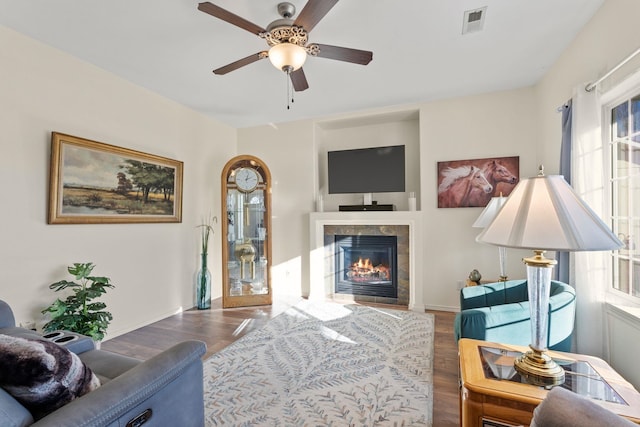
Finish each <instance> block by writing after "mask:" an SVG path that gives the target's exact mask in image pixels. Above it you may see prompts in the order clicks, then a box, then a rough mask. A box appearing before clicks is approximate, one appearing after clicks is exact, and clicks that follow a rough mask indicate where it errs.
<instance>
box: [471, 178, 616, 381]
mask: <svg viewBox="0 0 640 427" xmlns="http://www.w3.org/2000/svg"><path fill="white" fill-rule="evenodd" d="M476 240H477V241H478V242H484V243H490V244H493V245H497V246H504V247H508V248H519V249H532V250H533V252H534V254H535V255H534V256H533V257H531V258H524V259H523V262H524V263H525V264H526V265H527V288H528V293H529V310H530V315H531V340H532V342H531V344H530V345H529V347H530V348H531V350H530V351H527V352H526V353H525V354H523V355H522V356H520V357H518V358H516V360H515V369H516V370H517V371H518V372H519V373H520V375H521V376H523V377H524V378H525V379H526V380H527V381H528V382H530V383H532V384H535V385H542V386H552V385H557V384H562V383H563V382H564V370H563V369H562V368H561V367H560V366H558V364H557V363H555V361H553V360H552V359H551V358H550V357H549V356H548V355H547V354H546V350H547V323H548V314H549V292H550V290H551V271H552V269H553V266H554V265H555V264H556V261H555V260H552V259H547V258H545V257H544V252H545V251H547V250H550V251H604V250H613V249H619V248H621V247H622V246H623V244H622V242H621V241H620V240H619V239H618V238H617V237H616V236H615V235H614V234H613V233H612V232H611V230H610V229H609V227H607V225H606V224H605V223H604V222H603V221H602V220H601V219H600V218H599V217H598V215H597V214H596V213H595V212H593V210H591V208H589V206H587V205H586V204H585V203H584V202H583V201H582V200H581V199H580V197H578V195H577V194H576V193H575V192H574V190H573V189H572V188H571V187H570V186H569V184H567V182H566V181H565V180H564V177H562V176H560V175H550V176H545V175H544V169H543V167H542V166H541V167H540V172H539V173H538V176H536V177H533V178H528V179H525V180H523V181H520V182H519V183H518V185H516V187H515V188H514V189H513V191H512V192H511V195H510V196H509V197H508V199H507V201H506V202H505V204H504V206H503V207H502V209H500V211H499V212H498V214H497V215H496V217H495V218H494V219H493V221H492V222H491V224H489V225H488V226H487V227H485V229H484V230H483V231H482V232H481V233H480V234H479V235H478V237H477V238H476Z"/></svg>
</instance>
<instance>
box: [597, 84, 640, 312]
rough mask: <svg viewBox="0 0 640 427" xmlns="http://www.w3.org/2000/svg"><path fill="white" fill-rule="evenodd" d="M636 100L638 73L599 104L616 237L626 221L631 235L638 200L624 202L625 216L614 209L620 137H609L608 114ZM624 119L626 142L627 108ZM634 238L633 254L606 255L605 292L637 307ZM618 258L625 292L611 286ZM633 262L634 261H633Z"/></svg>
mask: <svg viewBox="0 0 640 427" xmlns="http://www.w3.org/2000/svg"><path fill="white" fill-rule="evenodd" d="M637 97H640V73H636V74H634V75H633V76H632V77H631V78H629V79H627V80H626V81H624V82H623V83H621V84H620V85H618V86H617V87H616V88H614V89H612V90H611V91H609V92H607V93H606V94H604V95H603V96H602V97H601V99H600V105H601V108H602V118H601V121H602V143H603V148H604V150H603V152H604V165H603V167H604V172H605V176H604V178H605V182H606V183H607V188H606V197H607V206H608V210H609V213H610V214H609V220H610V224H611V226H612V230H613V232H614V234H616V235H618V233H620V232H621V231H620V228H619V225H620V222H623V221H626V222H627V226H626V230H625V235H629V234H632V233H630V232H629V229H633V226H632V224H635V223H639V222H640V217H633V216H632V213H633V212H632V206H633V205H632V203H633V202H634V201H635V202H636V203H638V202H640V197H637V198H635V199H630V200H628V202H627V212H626V215H625V216H620V215H619V212H618V209H617V206H618V199H617V188H616V187H617V186H616V185H615V181H619V176H616V174H615V172H616V161H617V155H616V153H617V151H616V147H617V145H616V144H617V141H619V140H620V138H613V117H612V113H613V110H614V108H615V107H617V106H619V105H620V104H622V103H624V102H627V103H628V105H629V106H630V105H631V103H630V101H631V100H632V99H634V98H637ZM627 117H628V118H629V121H628V129H627V131H628V132H627V136H626V138H627V139H629V138H632V137H633V134H632V132H631V127H632V120H631V118H632V111H631V108H629V111H628V112H627ZM636 135H638V138H637V139H638V142H636V143H635V144H638V150H639V151H640V129H638V130H637V132H636ZM626 176H627V177H629V174H627V175H626ZM633 176H636V175H632V176H631V177H633ZM634 237H635V240H636V242H635V244H636V249H635V253H627V254H621V250H615V251H611V252H610V255H609V256H610V259H611V263H610V264H609V268H610V271H609V273H608V275H609V277H610V279H611V280H610V283H609V284H608V286H607V293H608V294H610V295H612V296H614V297H615V298H616V299H622V300H624V301H625V302H627V303H631V304H633V305H637V306H640V289H638V290H637V291H636V292H637V295H634V294H633V289H634V283H633V282H634V276H633V273H632V272H631V270H635V269H634V268H633V264H635V263H638V264H640V248H639V247H638V245H639V244H640V242H638V241H637V240H638V237H640V233H638V235H636V236H634ZM622 250H624V249H622ZM620 259H627V260H628V261H629V264H630V265H629V270H630V271H629V280H628V291H624V290H620V289H619V288H616V287H615V286H616V285H618V283H619V278H618V277H617V273H618V271H619V270H618V267H619V260H620ZM634 259H635V260H636V261H634ZM638 270H639V271H638V276H639V277H636V278H635V280H636V281H638V280H640V269H638Z"/></svg>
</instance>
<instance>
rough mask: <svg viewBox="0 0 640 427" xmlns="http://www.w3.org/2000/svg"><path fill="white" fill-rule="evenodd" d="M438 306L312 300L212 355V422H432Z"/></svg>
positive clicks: (207, 369)
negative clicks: (414, 308) (422, 308)
mask: <svg viewBox="0 0 640 427" xmlns="http://www.w3.org/2000/svg"><path fill="white" fill-rule="evenodd" d="M433 324H434V319H433V316H432V315H430V314H425V313H415V312H411V311H400V310H391V309H383V308H378V307H369V306H361V305H341V304H336V303H328V302H322V303H318V302H309V301H303V302H301V303H300V304H297V305H296V306H294V307H292V308H291V309H289V310H287V311H286V312H285V313H282V314H280V315H278V316H276V317H274V318H273V319H272V320H270V321H269V322H268V323H267V324H266V325H265V326H264V327H262V328H261V329H258V330H256V331H253V332H251V333H249V334H247V335H245V336H244V337H242V338H241V339H239V340H238V341H236V342H235V343H233V344H231V345H230V346H228V347H226V348H224V349H223V350H221V351H220V352H218V353H216V354H214V355H213V356H211V357H210V358H209V359H207V360H206V361H205V362H204V390H205V391H204V404H205V419H206V423H207V425H209V426H217V425H225V426H413V425H416V426H431V425H432V413H433V381H432V378H433V360H432V357H433Z"/></svg>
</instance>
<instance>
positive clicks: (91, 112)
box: [0, 27, 236, 337]
mask: <svg viewBox="0 0 640 427" xmlns="http://www.w3.org/2000/svg"><path fill="white" fill-rule="evenodd" d="M0 63H1V64H2V71H1V73H2V78H0V129H2V140H1V141H0V147H2V164H3V166H2V168H0V180H1V182H2V183H3V195H4V197H3V202H2V209H1V211H0V236H1V243H0V298H1V299H3V300H6V301H7V302H8V303H9V304H10V305H11V306H12V307H13V309H14V311H15V315H16V319H17V321H18V322H26V321H31V320H36V321H37V322H38V323H42V317H41V315H40V310H42V309H43V308H44V307H46V306H47V305H48V304H49V303H51V302H53V300H54V299H55V298H56V297H57V296H58V295H57V294H54V293H53V291H51V290H49V289H48V285H49V284H50V283H53V282H55V281H58V280H61V279H70V277H69V276H68V274H67V272H66V266H68V265H71V264H72V263H74V262H94V263H95V264H96V268H95V270H94V273H95V274H97V275H104V276H108V277H110V278H111V279H112V281H113V283H114V284H115V286H116V288H115V289H113V290H110V291H109V292H108V293H107V295H106V297H105V298H104V300H105V302H107V304H108V309H109V310H110V311H111V312H112V313H113V315H114V320H113V323H112V324H111V326H110V328H109V334H108V337H113V336H116V335H118V334H121V333H123V332H126V331H129V330H132V329H134V328H136V327H139V326H141V325H144V324H148V323H150V322H152V321H154V320H157V319H160V318H162V317H165V316H167V315H169V314H172V313H174V312H176V311H178V310H181V309H186V308H189V307H192V306H193V301H194V290H193V282H194V280H193V275H194V273H195V271H196V269H197V266H198V250H199V240H198V239H199V234H198V231H197V230H196V225H197V224H198V223H199V222H200V220H201V218H202V216H204V215H206V214H207V213H208V212H216V213H217V212H219V211H220V201H219V199H220V196H219V194H220V193H219V192H220V185H219V182H220V178H219V173H220V171H221V170H222V167H223V165H224V163H225V162H226V161H227V160H228V159H229V158H230V157H232V156H233V155H235V151H236V145H235V144H236V131H235V130H234V129H233V128H230V127H228V126H226V125H222V124H219V123H216V122H214V121H212V120H210V119H208V118H206V117H204V116H202V115H199V114H197V113H194V112H193V111H191V110H188V109H186V108H184V107H182V106H180V105H178V104H176V103H174V102H172V101H169V100H167V99H165V98H162V97H160V96H158V95H155V94H153V93H151V92H149V91H147V90H145V89H143V88H140V87H137V86H134V85H132V84H130V83H128V82H126V81H124V80H122V79H120V78H118V77H116V76H114V75H112V74H110V73H107V72H105V71H103V70H100V69H98V68H96V67H94V66H93V65H91V64H88V63H85V62H82V61H79V60H77V59H76V58H73V57H71V56H69V55H67V54H65V53H62V52H60V51H57V50H55V49H52V48H50V47H47V46H45V45H43V44H41V43H39V42H36V41H34V40H32V39H29V38H27V37H25V36H23V35H20V34H18V33H16V32H14V31H12V30H9V29H6V28H4V27H0ZM52 131H58V132H63V133H68V134H71V135H75V136H79V137H83V138H87V139H92V140H96V141H100V142H105V143H109V144H113V145H116V146H121V147H126V148H131V149H134V150H139V151H142V152H146V153H151V154H156V155H160V156H164V157H168V158H172V159H177V160H181V161H183V162H184V199H183V222H182V223H179V224H123V225H118V224H101V225H48V224H47V201H48V172H49V152H50V138H51V132H52ZM216 231H219V228H218V229H217V230H216ZM211 246H212V249H213V250H212V251H211V253H210V255H209V256H210V259H211V261H210V265H211V270H212V274H213V277H214V280H213V282H214V296H220V294H221V288H220V285H219V284H220V270H219V268H218V267H215V266H216V263H215V262H213V261H214V260H217V259H220V239H219V235H216V236H214V239H213V241H212V245H211ZM216 284H217V286H216Z"/></svg>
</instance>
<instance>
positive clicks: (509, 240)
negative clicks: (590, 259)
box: [476, 175, 623, 251]
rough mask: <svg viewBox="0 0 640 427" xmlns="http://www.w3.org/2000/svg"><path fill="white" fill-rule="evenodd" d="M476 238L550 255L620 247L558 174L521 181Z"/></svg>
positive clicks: (606, 228) (605, 227) (607, 229)
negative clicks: (548, 252)
mask: <svg viewBox="0 0 640 427" xmlns="http://www.w3.org/2000/svg"><path fill="white" fill-rule="evenodd" d="M476 240H477V241H478V242H484V243H490V244H493V245H497V246H505V247H509V248H524V249H538V250H550V251H603V250H612V249H619V248H621V247H622V246H623V245H622V242H621V241H620V240H619V239H618V238H617V237H616V236H615V235H614V234H613V233H612V232H611V230H610V229H609V227H607V225H606V224H605V223H604V222H603V221H602V220H601V219H600V217H598V215H596V213H595V212H593V210H591V208H589V206H587V205H586V204H585V203H584V202H583V201H582V200H581V199H580V197H578V195H577V194H576V193H575V191H574V190H573V188H571V186H569V184H567V182H566V181H565V180H564V177H562V176H560V175H550V176H544V175H540V176H536V177H534V178H528V179H525V180H523V181H520V182H519V183H518V185H516V187H515V188H514V189H513V191H512V192H511V195H510V196H509V197H508V199H507V201H506V203H505V204H504V206H503V207H502V209H501V210H500V211H499V212H498V215H497V216H496V217H495V218H494V220H493V221H492V222H491V224H489V225H488V226H487V227H486V228H485V229H484V230H483V231H482V232H481V233H480V234H479V235H478V237H477V238H476Z"/></svg>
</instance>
